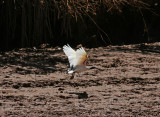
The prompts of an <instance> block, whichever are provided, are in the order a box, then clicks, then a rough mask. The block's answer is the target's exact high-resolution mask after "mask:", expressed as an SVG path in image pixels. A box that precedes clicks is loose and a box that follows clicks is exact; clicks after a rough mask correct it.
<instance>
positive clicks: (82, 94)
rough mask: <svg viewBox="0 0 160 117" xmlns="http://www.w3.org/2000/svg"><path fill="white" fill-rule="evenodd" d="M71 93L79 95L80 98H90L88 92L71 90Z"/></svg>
mask: <svg viewBox="0 0 160 117" xmlns="http://www.w3.org/2000/svg"><path fill="white" fill-rule="evenodd" d="M69 94H75V95H77V96H78V99H84V98H88V94H87V93H86V92H83V93H77V92H70V93H69Z"/></svg>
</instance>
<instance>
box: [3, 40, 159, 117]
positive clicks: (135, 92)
mask: <svg viewBox="0 0 160 117" xmlns="http://www.w3.org/2000/svg"><path fill="white" fill-rule="evenodd" d="M85 50H86V52H87V53H88V54H89V61H88V64H87V65H88V66H94V67H96V68H97V69H92V70H88V71H85V72H83V73H80V74H76V76H75V78H74V79H72V80H71V79H70V77H71V75H70V74H67V69H68V60H67V57H66V56H65V54H64V53H63V51H62V48H60V47H56V48H44V49H36V48H33V49H31V48H22V49H18V50H13V51H7V52H1V53H0V116H2V117H9V116H12V117H14V116H18V117H24V116H27V117H28V116H29V117H38V116H39V117H42V116H43V117H56V116H63V117H64V116H70V117H72V116H80V117H87V116H101V117H103V116H108V117H116V116H123V117H125V116H127V117H128V116H134V117H135V116H136V117H138V116H147V117H152V116H155V117H158V116H160V43H159V42H157V43H150V44H147V43H145V44H134V45H123V46H107V47H99V48H91V49H87V48H86V49H85Z"/></svg>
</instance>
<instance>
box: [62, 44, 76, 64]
mask: <svg viewBox="0 0 160 117" xmlns="http://www.w3.org/2000/svg"><path fill="white" fill-rule="evenodd" d="M63 51H64V53H65V54H66V56H67V57H68V60H69V64H70V67H72V66H75V61H76V52H75V50H73V49H72V48H71V47H70V46H69V45H68V44H67V45H64V46H63Z"/></svg>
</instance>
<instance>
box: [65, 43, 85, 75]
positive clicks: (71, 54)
mask: <svg viewBox="0 0 160 117" xmlns="http://www.w3.org/2000/svg"><path fill="white" fill-rule="evenodd" d="M63 51H64V53H65V54H66V56H67V57H68V60H69V63H70V68H71V70H69V71H68V73H73V72H74V71H77V72H80V71H84V70H85V69H86V66H85V64H86V60H87V58H88V57H87V53H86V52H85V50H84V49H83V47H81V48H79V49H77V50H76V51H75V50H73V49H72V48H71V47H70V46H69V45H68V44H67V45H64V46H63ZM72 67H73V68H74V70H73V69H72Z"/></svg>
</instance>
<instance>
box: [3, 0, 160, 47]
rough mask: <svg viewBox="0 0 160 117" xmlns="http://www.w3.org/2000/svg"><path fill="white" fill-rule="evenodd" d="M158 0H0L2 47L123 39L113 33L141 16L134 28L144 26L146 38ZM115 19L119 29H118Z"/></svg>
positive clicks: (157, 13) (120, 41)
mask: <svg viewBox="0 0 160 117" xmlns="http://www.w3.org/2000/svg"><path fill="white" fill-rule="evenodd" d="M159 3H160V2H159V1H155V0H150V1H147V0H0V37H1V40H0V45H1V49H10V48H21V47H33V46H39V45H40V44H42V43H49V44H51V45H53V46H57V45H63V44H64V43H72V44H75V45H76V44H79V43H82V44H84V45H88V46H89V45H107V44H112V43H113V44H114V43H116V42H117V43H122V42H123V40H120V39H119V40H118V39H117V37H114V36H112V35H116V34H117V32H118V31H119V30H120V32H118V34H117V35H119V33H121V28H124V27H123V26H120V23H121V22H122V21H124V22H126V21H127V22H126V23H124V22H123V23H124V24H125V25H127V27H130V22H131V21H132V20H134V22H136V21H137V20H139V21H138V24H141V26H137V27H134V28H135V29H136V28H137V30H140V31H142V30H143V31H142V32H140V33H141V34H142V33H147V34H148V36H147V37H146V38H147V39H145V40H146V41H147V40H148V37H149V28H148V26H149V24H148V21H147V20H146V19H147V18H146V17H148V16H153V15H154V16H155V17H158V16H159V12H158V11H159V8H158V5H159ZM133 17H135V18H134V19H133ZM124 19H125V20H124ZM151 20H154V19H151ZM115 22H117V24H118V26H119V27H118V28H119V30H118V29H116V30H115V28H117V26H114V25H115V24H116V23H115ZM131 26H133V25H131ZM106 27H107V28H106ZM130 28H131V27H130ZM135 29H134V30H135ZM126 30H128V28H127V29H126ZM116 31H117V32H116ZM122 31H125V30H123V29H122ZM136 34H137V32H136ZM136 34H135V35H136ZM122 37H123V36H122ZM127 38H128V37H126V39H127ZM137 39H138V38H137ZM91 42H92V43H91Z"/></svg>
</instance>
